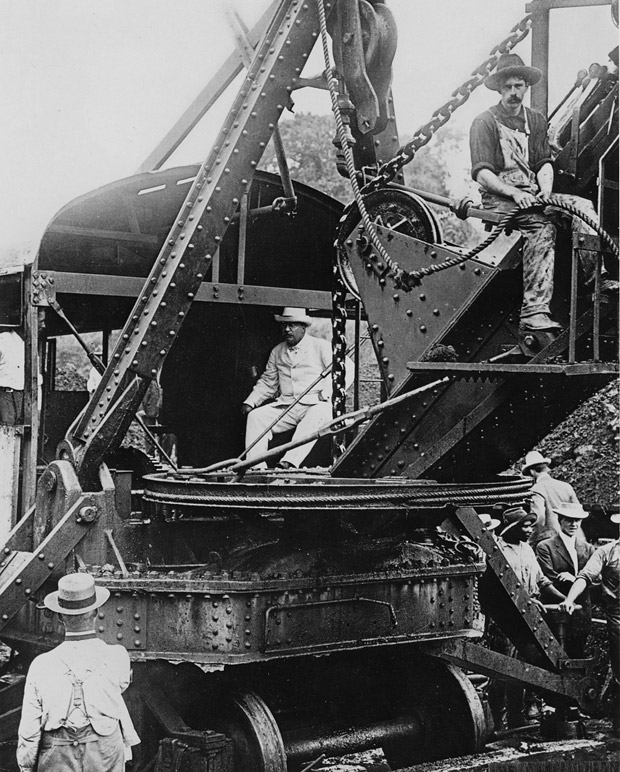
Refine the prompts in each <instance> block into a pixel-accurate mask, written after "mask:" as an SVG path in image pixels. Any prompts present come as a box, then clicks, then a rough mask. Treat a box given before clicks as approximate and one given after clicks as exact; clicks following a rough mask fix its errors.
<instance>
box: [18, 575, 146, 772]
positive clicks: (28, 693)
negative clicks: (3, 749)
mask: <svg viewBox="0 0 620 772" xmlns="http://www.w3.org/2000/svg"><path fill="white" fill-rule="evenodd" d="M109 596H110V591H109V590H107V589H105V588H103V587H96V586H95V581H94V579H93V578H92V576H90V574H69V575H67V576H63V577H61V579H60V580H59V581H58V590H57V591H56V592H52V593H50V594H49V595H47V596H46V598H45V600H44V601H43V602H44V604H45V606H46V607H47V608H48V609H50V610H51V611H54V612H56V613H57V614H59V615H60V619H61V621H62V623H63V625H64V627H65V640H64V641H63V643H61V644H60V645H58V646H57V647H56V648H55V649H53V650H52V651H49V652H46V653H45V654H41V655H39V656H38V657H36V658H35V659H34V660H33V662H32V664H31V665H30V669H29V670H28V676H27V678H26V687H25V691H24V702H23V706H22V715H21V721H20V724H19V730H18V744H17V763H18V765H19V769H20V772H31V771H34V770H36V771H37V772H60V770H62V772H124V769H125V761H126V760H127V759H128V758H131V750H130V749H131V746H132V745H136V744H137V743H139V742H140V740H139V738H138V736H137V735H136V732H135V730H134V727H133V724H132V721H131V718H130V717H129V712H128V711H127V707H126V705H125V702H124V700H123V697H122V692H124V691H125V689H126V688H127V687H128V686H129V682H130V676H131V671H130V664H129V655H128V653H127V649H125V648H124V647H123V646H119V645H116V646H111V645H109V644H107V643H105V642H104V641H102V640H100V639H99V638H97V636H96V633H95V617H96V615H97V609H98V608H99V607H100V606H102V605H103V604H104V603H105V602H106V600H107V599H108V598H109Z"/></svg>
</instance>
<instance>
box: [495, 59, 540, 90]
mask: <svg viewBox="0 0 620 772" xmlns="http://www.w3.org/2000/svg"><path fill="white" fill-rule="evenodd" d="M508 78H523V80H524V81H525V82H526V83H528V84H529V85H530V86H533V85H534V83H538V81H539V80H540V79H541V78H542V70H539V69H538V67H528V66H527V65H525V64H524V63H523V59H521V57H520V56H519V55H518V54H502V55H501V56H500V57H499V59H498V61H497V67H496V69H495V72H493V73H491V75H489V76H488V78H486V80H485V81H484V85H485V86H486V87H487V88H490V89H491V91H500V90H501V88H502V83H503V82H504V81H505V80H506V79H508Z"/></svg>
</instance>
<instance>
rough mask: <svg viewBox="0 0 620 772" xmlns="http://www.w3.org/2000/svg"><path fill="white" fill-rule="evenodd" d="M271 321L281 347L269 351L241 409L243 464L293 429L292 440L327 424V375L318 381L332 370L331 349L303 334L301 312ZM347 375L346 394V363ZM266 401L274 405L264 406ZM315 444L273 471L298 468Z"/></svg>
mask: <svg viewBox="0 0 620 772" xmlns="http://www.w3.org/2000/svg"><path fill="white" fill-rule="evenodd" d="M275 320H276V321H277V322H279V323H280V324H281V326H282V337H283V341H282V343H278V345H277V346H275V347H274V348H273V349H272V351H271V354H270V355H269V359H268V361H267V366H266V367H265V371H264V373H263V374H262V375H261V377H260V378H259V379H258V381H257V383H256V386H254V388H253V389H252V391H251V392H250V394H249V395H248V397H247V398H246V399H245V400H244V402H243V405H242V411H243V413H244V414H245V415H247V425H246V434H245V446H246V448H249V447H250V446H251V445H252V448H251V449H250V450H249V452H248V454H247V458H248V460H251V459H253V458H256V457H257V456H260V455H262V454H263V453H265V452H266V451H267V448H268V445H269V441H270V439H271V437H272V436H273V434H280V433H282V432H285V431H288V430H289V429H295V433H294V435H293V440H296V439H299V438H301V437H304V436H306V435H308V434H311V433H312V432H315V431H316V430H317V429H320V427H321V426H324V425H325V424H326V423H328V422H329V421H330V420H331V418H332V405H331V395H332V384H331V375H330V374H329V372H328V373H327V374H326V375H324V376H323V377H322V378H319V376H320V375H321V374H322V373H323V372H324V371H325V370H326V368H328V367H329V366H330V365H331V362H332V347H331V344H330V343H329V341H326V340H323V339H322V338H315V337H314V336H312V335H307V334H306V332H307V328H308V326H309V325H310V324H311V323H312V319H311V318H310V317H309V316H308V314H307V313H306V310H305V309H304V308H285V309H284V310H283V312H282V314H276V315H275ZM346 372H347V377H346V387H347V388H348V387H349V386H350V385H351V382H352V380H353V378H352V376H353V363H352V362H351V360H350V359H349V358H348V357H347V360H346ZM305 392H307V393H305ZM271 399H273V402H270V403H269V404H265V403H266V402H267V401H268V400H271ZM293 403H296V404H293ZM291 405H293V407H290V406H291ZM289 408H290V409H289ZM279 416H282V418H281V419H280V420H278V417H279ZM272 424H273V426H272ZM269 427H271V428H270V429H269V431H266V430H267V429H268V428H269ZM261 435H264V436H261ZM258 438H260V439H258ZM257 439H258V441H257V442H256V440H257ZM254 442H256V444H255V445H253V443H254ZM315 442H316V440H314V441H312V442H307V443H305V444H304V445H301V446H300V447H298V448H293V449H292V450H289V451H287V453H285V455H284V456H283V457H282V459H281V460H280V462H279V463H278V466H279V467H281V468H284V469H288V468H291V467H294V468H297V467H299V466H300V465H301V463H302V462H303V460H304V459H305V458H306V456H307V455H308V453H310V451H311V450H312V448H313V446H314V444H315ZM265 467H266V465H265V464H264V463H260V464H257V465H256V468H257V469H261V468H262V469H264V468H265Z"/></svg>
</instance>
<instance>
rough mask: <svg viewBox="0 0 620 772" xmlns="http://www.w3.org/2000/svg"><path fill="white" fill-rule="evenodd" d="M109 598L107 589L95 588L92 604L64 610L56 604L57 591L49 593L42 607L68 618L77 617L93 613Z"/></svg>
mask: <svg viewBox="0 0 620 772" xmlns="http://www.w3.org/2000/svg"><path fill="white" fill-rule="evenodd" d="M109 597H110V590H108V588H107V587H95V600H94V602H93V603H91V604H89V605H88V606H84V607H82V608H77V609H73V608H65V606H61V605H59V603H58V590H55V591H54V592H50V593H49V595H46V596H45V598H44V600H43V605H44V606H45V607H46V608H48V609H49V610H50V611H55V612H56V613H57V614H67V615H68V616H78V615H79V614H88V612H89V611H94V610H95V609H96V608H99V607H100V606H103V604H104V603H105V602H106V601H107V600H108V598H109Z"/></svg>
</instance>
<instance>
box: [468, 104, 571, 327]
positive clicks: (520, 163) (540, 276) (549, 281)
mask: <svg viewBox="0 0 620 772" xmlns="http://www.w3.org/2000/svg"><path fill="white" fill-rule="evenodd" d="M493 118H494V120H495V123H496V125H497V130H498V132H499V141H500V147H501V151H502V156H503V159H504V168H503V169H502V170H501V171H500V172H497V176H498V177H499V179H500V180H502V182H505V183H507V184H508V185H513V186H514V187H518V188H521V189H522V190H524V191H527V192H529V193H532V194H534V195H536V194H537V193H538V192H539V189H538V185H537V183H536V176H535V175H534V173H533V172H532V171H531V169H530V165H529V143H528V140H529V135H530V127H529V122H528V118H527V111H526V112H525V133H523V132H522V131H517V130H516V129H509V128H508V127H507V126H504V125H503V124H502V123H500V121H498V120H497V118H496V117H495V115H493ZM481 194H482V204H483V206H484V208H485V209H493V210H495V211H497V212H507V211H509V210H510V209H513V208H514V206H515V203H514V201H513V200H512V199H510V198H505V197H504V196H498V195H496V194H495V193H490V192H489V191H487V190H484V189H482V190H481ZM513 223H514V225H515V228H517V229H518V230H519V231H520V232H521V235H522V236H523V239H524V242H525V244H524V247H523V303H522V306H521V322H522V324H523V325H524V326H525V327H527V326H528V325H527V320H528V318H529V317H531V316H534V315H535V314H546V315H547V316H549V315H550V312H551V309H550V304H551V297H552V295H553V265H554V259H555V233H556V231H555V226H554V225H553V224H552V223H551V222H549V220H548V219H547V217H545V215H544V214H543V213H542V212H530V211H528V212H524V213H523V214H521V213H519V214H517V215H516V217H515V218H514V219H513ZM546 326H547V327H550V326H555V327H557V326H558V325H556V324H555V323H554V322H551V320H549V324H548V325H546Z"/></svg>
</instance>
